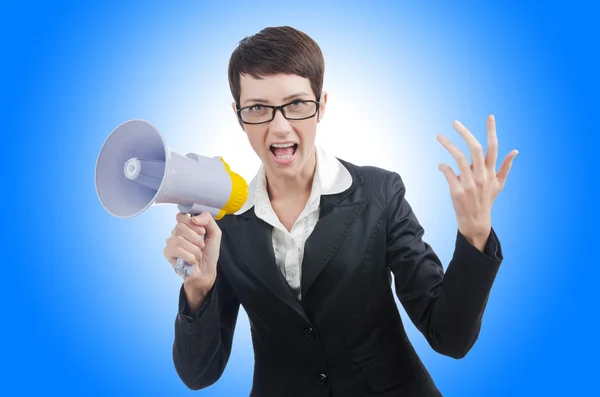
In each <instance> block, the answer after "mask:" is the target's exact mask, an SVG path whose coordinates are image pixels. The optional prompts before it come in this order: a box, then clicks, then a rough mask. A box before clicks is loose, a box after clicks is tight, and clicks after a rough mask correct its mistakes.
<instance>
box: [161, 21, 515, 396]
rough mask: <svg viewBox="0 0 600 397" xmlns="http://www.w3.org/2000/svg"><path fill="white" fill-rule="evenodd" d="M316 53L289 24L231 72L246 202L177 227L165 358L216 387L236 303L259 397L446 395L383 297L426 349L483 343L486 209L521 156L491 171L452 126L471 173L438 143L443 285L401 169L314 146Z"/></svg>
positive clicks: (319, 105) (494, 258)
mask: <svg viewBox="0 0 600 397" xmlns="http://www.w3.org/2000/svg"><path fill="white" fill-rule="evenodd" d="M323 71H324V62H323V56H322V54H321V51H320V49H319V47H318V45H317V44H316V43H315V42H314V41H313V40H312V39H311V38H310V37H308V36H307V35H306V34H304V33H303V32H300V31H298V30H295V29H293V28H290V27H278V28H267V29H264V30H263V31H261V32H259V33H258V34H256V35H254V36H251V37H247V38H245V39H244V40H242V41H241V42H240V44H239V46H238V47H237V48H236V49H235V51H234V52H233V54H232V56H231V59H230V64H229V81H230V87H231V92H232V95H233V98H234V99H235V102H234V103H233V110H234V112H235V115H236V117H237V118H238V120H239V123H240V126H241V127H242V129H243V130H244V131H245V133H246V134H247V136H248V140H249V141H250V144H251V146H252V148H253V149H254V151H255V152H256V154H257V155H258V156H259V157H260V159H261V161H262V165H261V168H260V170H259V172H258V174H257V176H256V178H255V179H254V180H253V181H252V182H251V183H250V186H249V197H248V200H247V202H246V204H245V206H244V207H243V208H242V209H241V210H240V211H239V212H238V213H237V214H235V215H231V216H227V217H225V218H223V219H221V220H219V221H217V222H215V220H214V219H212V218H211V217H210V216H209V215H208V214H201V215H199V216H197V217H193V218H190V217H189V216H187V215H184V214H178V215H177V225H176V227H175V229H174V231H173V232H172V236H171V237H170V238H169V239H167V246H166V248H165V251H164V253H165V257H166V258H167V259H168V260H169V262H170V263H171V264H172V265H173V266H174V265H175V263H176V258H183V259H184V260H186V261H187V262H188V263H190V264H193V265H194V269H195V270H194V272H193V274H192V275H189V276H187V277H186V278H185V279H184V282H183V286H182V288H181V291H180V303H179V312H178V314H177V319H176V322H175V341H174V345H173V360H174V364H175V368H176V370H177V373H178V374H179V376H180V378H181V379H182V381H183V382H184V383H185V384H186V385H187V386H188V387H189V388H190V389H202V388H206V387H208V386H209V385H211V384H213V383H214V382H216V381H217V380H218V379H219V378H220V376H221V375H222V373H223V370H224V368H225V366H226V364H227V362H228V359H229V355H230V352H231V345H232V339H233V334H234V329H235V324H236V321H237V316H238V311H239V307H240V305H242V306H243V307H244V309H245V311H246V312H247V314H248V318H249V320H250V325H251V333H252V341H253V347H254V355H255V365H254V379H253V386H252V392H251V395H252V396H270V397H276V396H342V397H352V396H371V395H373V396H374V395H377V396H411V397H414V396H440V395H441V393H440V392H439V390H438V389H437V387H436V386H435V384H434V382H433V381H432V379H431V377H430V375H429V373H428V372H427V370H426V369H425V368H424V367H423V365H422V363H421V361H420V359H419V358H418V356H417V355H416V353H415V350H414V349H413V347H412V345H411V343H410V341H409V340H408V338H407V335H406V332H405V330H404V327H403V324H402V320H401V317H400V315H399V312H398V308H397V306H396V304H395V301H394V296H393V291H392V288H391V276H392V275H393V276H394V277H395V281H396V284H395V285H396V290H395V292H396V294H397V296H398V298H399V300H400V302H401V303H402V305H403V306H404V308H405V309H406V312H407V313H408V315H409V317H410V319H411V320H412V321H413V323H414V324H415V326H416V327H417V328H418V329H419V330H420V332H422V333H423V335H424V336H425V338H427V341H428V342H429V344H430V345H431V347H432V348H433V349H434V350H435V351H437V352H439V353H440V354H444V355H447V356H450V357H454V358H457V359H458V358H462V357H464V356H465V355H466V354H467V352H468V351H469V350H470V349H471V347H472V346H473V344H474V343H475V340H476V339H477V336H478V333H479V330H480V326H481V320H482V315H483V312H484V308H485V306H486V303H487V300H488V296H489V292H490V289H491V287H492V283H493V281H494V278H495V275H496V273H497V271H498V268H499V266H500V263H501V261H502V252H501V248H500V243H499V241H498V238H497V236H496V235H495V233H494V230H493V229H492V227H491V216H490V213H491V206H492V203H493V201H494V199H495V197H496V195H497V194H498V193H499V191H500V190H501V189H502V187H503V185H504V183H505V180H506V177H507V175H508V172H509V170H510V166H511V164H512V161H513V159H514V157H515V156H516V151H513V152H512V153H511V154H509V156H507V157H506V159H505V160H504V162H503V164H502V167H501V168H500V170H499V172H498V174H496V172H495V164H496V153H497V140H496V134H495V125H494V119H493V117H490V118H489V119H488V132H489V147H488V150H487V156H486V157H485V158H484V157H483V153H482V149H481V146H480V145H479V143H478V142H477V141H476V140H475V138H473V136H472V135H471V134H470V133H469V132H468V130H466V128H464V127H463V126H462V125H460V124H459V123H455V127H456V129H457V130H458V132H459V133H460V134H461V135H462V136H463V138H464V139H465V140H466V142H467V143H468V145H469V147H470V149H471V150H472V158H473V165H472V166H469V164H468V163H467V161H466V158H465V156H464V155H463V154H462V153H461V152H460V151H459V150H458V149H457V148H456V147H455V146H454V145H453V144H452V143H451V142H449V141H448V140H447V139H446V138H444V137H442V136H440V137H438V139H439V141H440V142H441V144H442V145H444V146H445V147H446V148H447V149H448V150H449V151H450V152H451V153H452V155H453V156H454V158H455V159H456V160H457V163H458V166H459V168H460V178H458V177H457V176H456V175H454V173H453V171H452V170H451V168H450V167H449V166H447V165H441V166H440V170H441V171H442V172H443V173H444V175H445V176H446V178H447V180H448V183H449V187H450V192H451V194H452V202H453V205H454V208H455V211H456V216H457V220H458V231H457V240H456V250H455V253H454V256H453V259H452V261H451V262H450V264H449V266H448V268H447V271H446V273H445V274H444V271H443V267H442V264H441V263H440V260H439V259H438V257H437V256H436V254H435V253H434V251H433V250H432V249H431V247H430V246H429V245H428V244H427V243H425V242H424V241H423V240H422V236H423V229H422V227H421V226H420V225H419V222H418V221H417V218H416V217H415V215H414V214H413V212H412V210H411V207H410V206H409V204H408V203H407V201H406V200H405V198H404V196H405V187H404V185H403V182H402V179H401V178H400V176H399V175H398V174H397V173H394V172H390V171H386V170H383V169H379V168H376V167H360V166H356V165H354V164H352V163H349V162H347V161H344V160H341V159H337V158H335V157H333V156H332V155H331V154H329V153H328V152H326V151H324V150H322V149H321V148H317V147H316V146H315V135H316V131H317V124H318V123H319V121H320V120H321V118H322V117H323V115H324V114H325V109H326V104H327V94H326V93H324V92H322V83H323Z"/></svg>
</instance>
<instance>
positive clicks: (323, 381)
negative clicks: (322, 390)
mask: <svg viewBox="0 0 600 397" xmlns="http://www.w3.org/2000/svg"><path fill="white" fill-rule="evenodd" d="M319 386H323V387H327V386H329V378H328V377H327V374H319Z"/></svg>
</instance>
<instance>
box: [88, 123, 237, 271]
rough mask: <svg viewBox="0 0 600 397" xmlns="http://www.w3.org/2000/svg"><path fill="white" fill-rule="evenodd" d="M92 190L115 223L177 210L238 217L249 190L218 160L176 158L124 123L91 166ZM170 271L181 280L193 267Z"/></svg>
mask: <svg viewBox="0 0 600 397" xmlns="http://www.w3.org/2000/svg"><path fill="white" fill-rule="evenodd" d="M95 185H96V192H97V194H98V198H99V199H100V202H101V203H102V206H103V207H104V209H106V211H108V212H109V213H110V214H111V215H113V216H115V217H118V218H131V217H134V216H137V215H139V214H141V213H142V212H144V211H146V210H147V209H148V208H149V207H150V206H152V205H160V204H176V205H177V207H178V209H179V211H181V212H184V213H188V214H190V215H198V214H200V213H202V212H208V213H210V214H211V215H212V216H213V217H214V218H215V219H217V220H218V219H221V218H222V217H223V216H225V215H226V214H233V213H235V212H237V211H238V210H239V209H240V208H241V207H242V206H243V205H244V203H245V202H246V199H247V197H248V184H247V183H246V181H245V180H244V179H243V178H242V177H241V176H240V175H238V174H236V173H234V172H232V171H231V169H230V168H229V165H228V164H227V163H226V162H225V161H224V160H223V158H221V157H205V156H201V155H199V154H195V153H188V154H186V155H185V156H182V155H180V154H178V153H175V152H173V151H171V150H169V148H168V147H167V145H166V144H165V143H164V140H163V137H162V136H161V134H160V132H159V131H158V130H157V129H156V128H155V127H154V126H152V125H151V124H150V123H148V122H146V121H143V120H130V121H127V122H125V123H123V124H121V125H120V126H119V127H117V128H116V129H115V130H114V131H113V132H112V133H111V134H110V135H109V136H108V138H107V139H106V141H105V142H104V144H103V145H102V148H101V150H100V154H99V155H98V159H97V161H96V172H95ZM175 270H176V271H177V273H179V274H180V275H182V276H184V277H185V276H187V275H188V274H190V272H191V270H192V266H191V265H189V264H187V263H186V262H185V261H183V260H182V259H178V260H177V266H176V268H175Z"/></svg>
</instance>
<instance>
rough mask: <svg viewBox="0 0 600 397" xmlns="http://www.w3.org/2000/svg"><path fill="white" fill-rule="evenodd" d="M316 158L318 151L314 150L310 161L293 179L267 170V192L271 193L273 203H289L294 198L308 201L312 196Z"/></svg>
mask: <svg viewBox="0 0 600 397" xmlns="http://www.w3.org/2000/svg"><path fill="white" fill-rule="evenodd" d="M316 156H317V154H316V149H315V148H313V150H312V153H311V155H310V157H309V160H308V161H307V162H306V164H305V165H304V166H303V167H302V169H301V170H300V172H299V173H298V174H297V175H294V176H293V177H278V176H275V175H273V174H272V173H271V172H269V170H268V169H266V170H265V172H266V177H267V191H268V192H269V198H270V199H271V201H281V200H285V201H287V200H290V199H292V198H294V199H295V198H298V199H306V198H307V197H308V196H310V192H311V189H312V184H313V178H314V176H315V172H316V165H317V157H316Z"/></svg>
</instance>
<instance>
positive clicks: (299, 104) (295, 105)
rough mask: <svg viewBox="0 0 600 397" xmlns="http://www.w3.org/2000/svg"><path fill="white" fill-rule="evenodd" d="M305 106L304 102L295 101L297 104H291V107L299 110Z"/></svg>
mask: <svg viewBox="0 0 600 397" xmlns="http://www.w3.org/2000/svg"><path fill="white" fill-rule="evenodd" d="M303 105H305V103H304V102H303V101H295V102H292V103H290V107H294V108H299V107H301V106H303Z"/></svg>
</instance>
